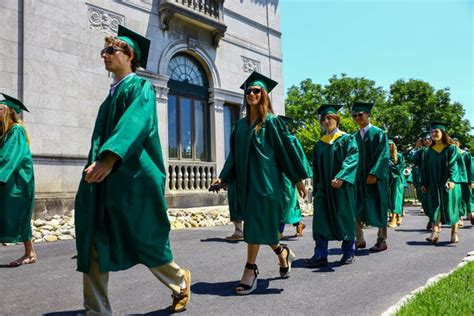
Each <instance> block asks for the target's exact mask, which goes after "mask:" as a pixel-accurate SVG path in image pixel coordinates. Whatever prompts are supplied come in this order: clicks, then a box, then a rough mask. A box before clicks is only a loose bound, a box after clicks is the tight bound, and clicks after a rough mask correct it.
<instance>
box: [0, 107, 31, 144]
mask: <svg viewBox="0 0 474 316" xmlns="http://www.w3.org/2000/svg"><path fill="white" fill-rule="evenodd" d="M0 106H4V105H3V104H0ZM5 108H6V111H5V115H4V116H3V118H2V119H1V124H0V140H2V139H3V137H5V135H7V134H8V132H9V131H10V130H11V129H12V127H13V126H15V125H20V126H21V127H23V129H24V130H25V134H26V141H27V142H28V144H30V138H29V137H28V133H26V128H25V125H24V124H23V121H22V120H21V119H20V118H19V117H18V115H17V114H16V112H15V110H13V109H12V108H9V107H7V106H5Z"/></svg>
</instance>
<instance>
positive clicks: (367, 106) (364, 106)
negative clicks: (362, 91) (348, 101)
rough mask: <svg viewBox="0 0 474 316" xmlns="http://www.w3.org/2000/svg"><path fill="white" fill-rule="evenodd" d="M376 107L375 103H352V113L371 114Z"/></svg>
mask: <svg viewBox="0 0 474 316" xmlns="http://www.w3.org/2000/svg"><path fill="white" fill-rule="evenodd" d="M373 107H374V103H373V102H359V101H356V102H354V103H352V108H351V112H352V113H359V112H365V113H370V111H371V110H372V108H373Z"/></svg>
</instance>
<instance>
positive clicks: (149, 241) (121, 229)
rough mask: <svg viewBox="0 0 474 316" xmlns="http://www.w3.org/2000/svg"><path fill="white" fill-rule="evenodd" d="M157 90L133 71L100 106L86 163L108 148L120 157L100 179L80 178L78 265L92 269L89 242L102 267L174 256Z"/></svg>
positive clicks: (151, 264)
mask: <svg viewBox="0 0 474 316" xmlns="http://www.w3.org/2000/svg"><path fill="white" fill-rule="evenodd" d="M155 102H156V101H155V92H154V90H153V87H152V85H151V84H150V82H149V81H148V80H146V79H143V78H141V77H138V76H130V77H127V78H125V79H124V81H123V82H122V83H120V84H119V86H118V87H117V88H116V90H115V93H114V94H113V96H110V95H109V96H108V97H107V98H106V99H105V101H104V102H103V103H102V105H101V106H100V109H99V114H98V116H97V120H96V123H95V127H94V131H93V134H92V141H91V149H90V152H89V158H88V163H87V165H90V164H91V163H92V162H94V161H97V160H100V159H101V156H102V155H103V154H104V153H105V152H107V151H108V152H112V153H114V154H115V155H117V156H118V157H119V158H120V159H119V161H117V162H116V163H115V165H114V170H113V171H112V173H110V175H109V176H107V177H106V178H105V180H104V181H103V182H102V183H94V184H88V183H87V182H85V181H84V177H83V178H82V179H81V182H80V185H79V190H78V192H77V196H76V205H75V220H76V237H77V238H76V247H77V253H78V255H77V269H78V271H81V272H86V273H87V272H88V271H89V265H90V261H91V256H90V255H91V247H92V244H93V243H95V247H96V249H97V252H98V254H99V268H100V271H117V270H124V269H127V268H129V267H131V266H133V265H136V264H139V263H142V264H144V265H146V266H147V267H156V266H161V265H164V264H167V263H169V262H171V261H172V259H173V258H172V254H171V249H170V244H169V239H168V234H169V231H170V223H169V220H168V217H167V214H166V210H167V205H166V201H165V197H164V194H165V179H166V170H165V167H164V163H163V154H162V152H161V145H160V138H159V135H158V119H157V113H156V105H155Z"/></svg>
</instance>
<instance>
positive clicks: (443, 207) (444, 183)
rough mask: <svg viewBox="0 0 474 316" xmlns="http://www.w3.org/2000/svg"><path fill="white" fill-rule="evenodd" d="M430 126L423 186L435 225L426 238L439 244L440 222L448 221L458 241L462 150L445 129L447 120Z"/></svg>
mask: <svg viewBox="0 0 474 316" xmlns="http://www.w3.org/2000/svg"><path fill="white" fill-rule="evenodd" d="M430 128H431V139H432V140H433V144H432V145H431V146H430V147H429V148H428V149H427V150H426V152H425V153H424V155H423V163H422V187H421V189H422V191H423V192H425V193H426V204H427V208H428V210H429V214H430V217H431V218H430V220H431V222H433V223H434V225H433V231H432V234H431V236H430V237H428V238H426V240H427V241H429V242H431V243H433V244H437V243H438V240H439V232H440V228H441V224H446V225H451V243H457V242H459V237H458V221H459V214H460V208H461V185H460V174H459V170H458V164H457V160H458V157H459V151H458V148H457V147H456V145H454V142H453V140H452V139H451V138H450V137H449V135H448V134H447V133H446V123H442V122H433V123H431V125H430Z"/></svg>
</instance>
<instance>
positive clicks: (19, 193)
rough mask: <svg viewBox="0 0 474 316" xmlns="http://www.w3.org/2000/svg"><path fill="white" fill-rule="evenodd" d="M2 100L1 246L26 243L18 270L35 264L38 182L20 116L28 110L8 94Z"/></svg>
mask: <svg viewBox="0 0 474 316" xmlns="http://www.w3.org/2000/svg"><path fill="white" fill-rule="evenodd" d="M2 95H3V96H4V97H5V100H2V101H0V243H7V242H8V243H16V242H23V245H24V247H25V254H24V255H23V256H22V257H21V258H19V259H18V260H15V261H13V262H10V266H12V267H16V266H20V265H22V264H29V263H35V262H36V260H37V258H36V253H35V250H34V247H33V242H32V241H31V237H32V232H31V215H32V212H33V205H34V198H35V179H34V173H33V160H32V158H31V152H30V146H29V139H28V136H27V134H26V130H25V126H24V125H23V122H22V121H21V120H20V118H19V117H18V115H17V114H19V113H21V111H22V110H25V111H28V110H27V109H26V107H25V106H24V105H23V104H22V103H21V102H20V101H19V100H17V99H15V98H12V97H10V96H8V95H6V94H3V93H2Z"/></svg>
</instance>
